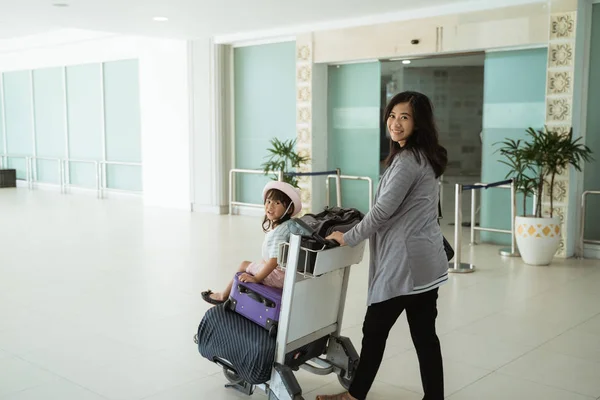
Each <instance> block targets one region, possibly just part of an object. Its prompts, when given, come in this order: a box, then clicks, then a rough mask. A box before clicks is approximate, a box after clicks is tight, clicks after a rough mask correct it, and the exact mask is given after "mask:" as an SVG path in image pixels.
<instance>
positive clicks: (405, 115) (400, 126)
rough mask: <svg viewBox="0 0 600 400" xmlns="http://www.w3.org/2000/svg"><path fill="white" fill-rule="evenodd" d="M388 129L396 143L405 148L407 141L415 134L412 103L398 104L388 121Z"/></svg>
mask: <svg viewBox="0 0 600 400" xmlns="http://www.w3.org/2000/svg"><path fill="white" fill-rule="evenodd" d="M387 128H388V131H389V132H390V136H391V138H392V140H393V141H394V142H397V143H398V144H399V145H400V147H404V145H405V144H406V140H407V139H408V138H409V137H410V135H412V134H413V131H414V129H415V122H414V119H413V110H412V106H411V105H410V103H408V102H407V103H398V104H396V105H395V106H394V108H392V112H391V113H390V116H389V117H388V119H387Z"/></svg>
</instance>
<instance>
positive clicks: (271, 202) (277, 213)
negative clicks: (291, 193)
mask: <svg viewBox="0 0 600 400" xmlns="http://www.w3.org/2000/svg"><path fill="white" fill-rule="evenodd" d="M286 208H287V206H286V205H285V204H284V203H282V202H281V201H280V200H275V199H272V198H267V201H265V215H266V217H267V219H268V220H269V221H271V222H273V221H278V220H280V219H281V218H282V217H283V214H284V213H285V209H286Z"/></svg>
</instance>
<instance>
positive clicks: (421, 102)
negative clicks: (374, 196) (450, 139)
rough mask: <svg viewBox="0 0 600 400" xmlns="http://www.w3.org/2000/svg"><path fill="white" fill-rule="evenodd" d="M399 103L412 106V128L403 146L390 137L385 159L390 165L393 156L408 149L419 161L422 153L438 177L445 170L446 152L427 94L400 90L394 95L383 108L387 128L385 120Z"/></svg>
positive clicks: (446, 162)
mask: <svg viewBox="0 0 600 400" xmlns="http://www.w3.org/2000/svg"><path fill="white" fill-rule="evenodd" d="M400 103H409V104H410V106H411V107H412V112H413V120H414V130H413V133H412V135H410V136H409V138H408V139H407V140H406V144H405V145H404V147H400V145H399V144H398V143H397V142H394V141H393V140H392V139H391V137H390V154H389V156H388V157H387V159H386V160H385V163H386V165H387V166H390V164H391V163H392V161H393V160H394V157H396V155H397V154H398V153H400V152H401V151H406V150H410V151H412V152H413V154H414V155H415V157H416V159H417V162H419V163H420V162H421V154H422V155H424V156H425V157H426V158H427V160H428V161H429V164H431V166H432V167H433V171H434V172H435V177H436V178H438V177H439V176H440V175H442V174H443V173H444V171H445V170H446V165H447V164H448V152H447V151H446V149H445V148H444V147H442V146H441V145H440V143H439V137H438V131H437V127H436V125H435V119H434V117H433V106H432V104H431V101H430V100H429V98H428V97H427V96H425V95H424V94H422V93H418V92H402V93H398V94H397V95H395V96H394V97H393V98H392V100H390V102H389V104H388V105H387V107H386V108H385V113H384V118H383V120H384V123H385V126H386V129H387V120H388V118H389V117H390V114H391V112H392V109H393V108H394V107H395V106H396V105H398V104H400Z"/></svg>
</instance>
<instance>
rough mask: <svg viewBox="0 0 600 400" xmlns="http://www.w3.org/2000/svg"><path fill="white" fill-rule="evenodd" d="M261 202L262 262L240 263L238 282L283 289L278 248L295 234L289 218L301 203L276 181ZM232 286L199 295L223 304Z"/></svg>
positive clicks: (290, 189) (294, 193)
mask: <svg viewBox="0 0 600 400" xmlns="http://www.w3.org/2000/svg"><path fill="white" fill-rule="evenodd" d="M263 201H264V203H265V218H264V219H263V223H262V228H263V231H264V232H265V240H264V241H263V245H262V258H263V259H262V260H261V261H260V262H250V261H244V262H242V264H241V265H240V268H239V270H238V271H239V272H244V273H243V274H242V275H240V277H239V280H240V281H241V282H252V283H262V284H264V285H267V286H272V287H276V288H283V278H284V276H285V272H284V271H282V270H280V269H277V253H278V251H279V244H280V243H282V242H287V241H289V239H290V234H291V233H292V232H293V231H295V229H294V224H293V223H291V222H290V218H291V217H293V216H294V215H296V214H298V213H299V212H300V210H302V202H301V200H300V194H299V193H298V191H297V190H296V189H295V188H294V187H293V186H292V185H290V184H288V183H285V182H278V181H272V182H269V183H267V185H266V186H265V188H264V189H263ZM232 286H233V279H232V280H231V281H230V282H229V284H228V285H227V287H226V288H225V290H223V291H222V292H219V293H213V292H212V291H211V290H207V291H205V292H202V298H203V299H204V301H206V302H208V303H210V304H215V305H216V304H222V303H224V302H225V301H226V300H227V299H228V298H229V294H230V292H231V287H232Z"/></svg>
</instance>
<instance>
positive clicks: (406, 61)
mask: <svg viewBox="0 0 600 400" xmlns="http://www.w3.org/2000/svg"><path fill="white" fill-rule="evenodd" d="M402 64H410V60H402Z"/></svg>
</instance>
